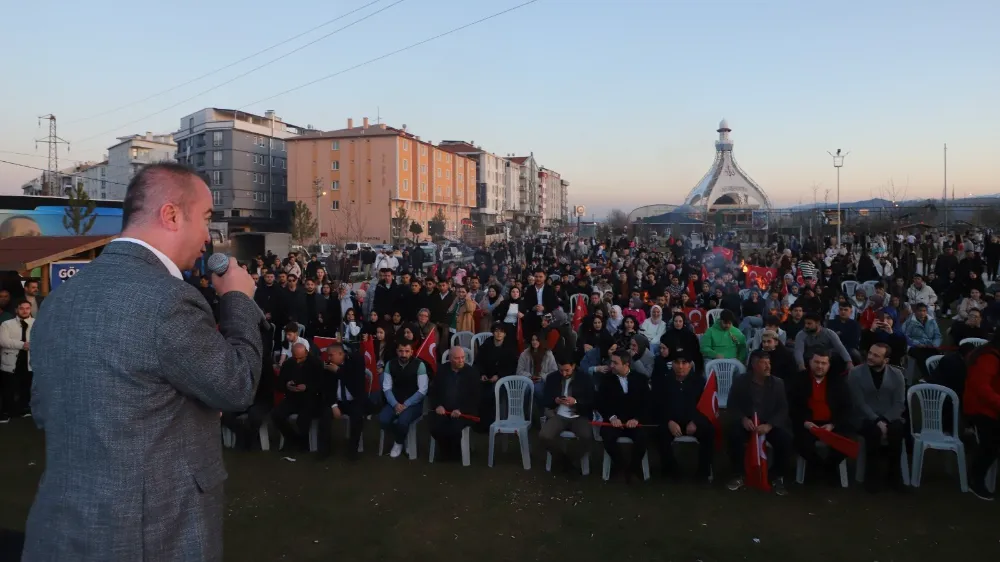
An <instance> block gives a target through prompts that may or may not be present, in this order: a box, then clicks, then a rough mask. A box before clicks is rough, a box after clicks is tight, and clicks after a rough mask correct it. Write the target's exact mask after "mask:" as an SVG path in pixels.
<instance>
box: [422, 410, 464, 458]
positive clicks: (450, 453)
mask: <svg viewBox="0 0 1000 562" xmlns="http://www.w3.org/2000/svg"><path fill="white" fill-rule="evenodd" d="M429 417H430V431H431V437H433V438H434V440H435V441H437V448H438V450H439V451H440V452H441V456H442V458H448V457H451V458H455V457H456V456H458V455H459V454H461V451H462V449H461V446H462V430H464V429H465V428H466V427H468V426H469V425H470V421H469V420H467V419H464V418H453V417H451V416H449V415H444V416H440V415H438V414H435V413H431V414H429Z"/></svg>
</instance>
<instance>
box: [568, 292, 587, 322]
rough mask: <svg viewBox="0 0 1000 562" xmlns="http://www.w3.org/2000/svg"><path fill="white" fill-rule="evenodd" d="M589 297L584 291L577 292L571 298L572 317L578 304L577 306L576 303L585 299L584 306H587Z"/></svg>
mask: <svg viewBox="0 0 1000 562" xmlns="http://www.w3.org/2000/svg"><path fill="white" fill-rule="evenodd" d="M587 298H588V297H587V295H585V294H583V293H577V294H575V295H573V296H571V297H570V298H569V314H570V317H572V316H573V313H574V312H576V306H577V305H576V303H578V302H579V301H583V306H587Z"/></svg>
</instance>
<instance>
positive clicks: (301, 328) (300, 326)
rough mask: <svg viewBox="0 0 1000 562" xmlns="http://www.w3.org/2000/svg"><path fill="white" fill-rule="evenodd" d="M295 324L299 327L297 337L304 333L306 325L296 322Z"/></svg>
mask: <svg viewBox="0 0 1000 562" xmlns="http://www.w3.org/2000/svg"><path fill="white" fill-rule="evenodd" d="M295 325H296V326H298V327H299V337H300V338H301V337H302V336H303V335H304V334H305V333H306V327H305V326H303V325H302V324H298V323H296V324H295Z"/></svg>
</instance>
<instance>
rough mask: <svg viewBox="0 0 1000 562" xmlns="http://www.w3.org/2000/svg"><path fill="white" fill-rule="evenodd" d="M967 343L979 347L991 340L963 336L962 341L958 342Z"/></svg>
mask: <svg viewBox="0 0 1000 562" xmlns="http://www.w3.org/2000/svg"><path fill="white" fill-rule="evenodd" d="M967 343H971V344H972V345H974V346H976V347H979V346H982V345H986V344H987V343H989V342H988V341H987V340H984V339H983V338H962V341H960V342H958V345H960V346H962V345H965V344H967Z"/></svg>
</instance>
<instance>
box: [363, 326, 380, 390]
mask: <svg viewBox="0 0 1000 562" xmlns="http://www.w3.org/2000/svg"><path fill="white" fill-rule="evenodd" d="M360 350H361V354H362V355H363V356H364V357H365V369H368V371H369V372H370V373H371V374H372V378H371V379H369V380H368V388H367V389H366V390H367V391H368V392H371V391H372V387H373V386H374V385H375V384H376V381H378V362H377V361H376V360H375V340H373V339H372V338H368V339H366V340H365V341H363V342H361V347H360Z"/></svg>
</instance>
